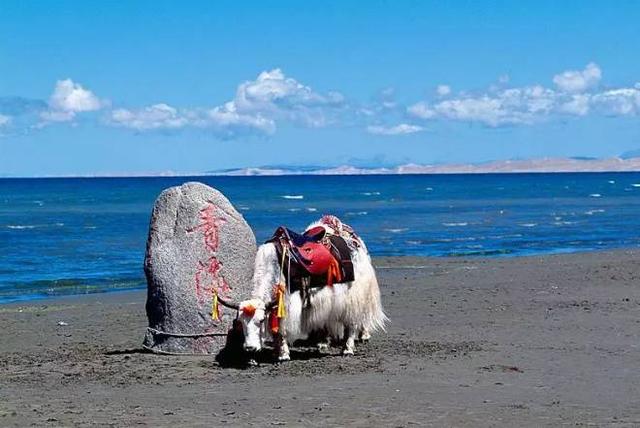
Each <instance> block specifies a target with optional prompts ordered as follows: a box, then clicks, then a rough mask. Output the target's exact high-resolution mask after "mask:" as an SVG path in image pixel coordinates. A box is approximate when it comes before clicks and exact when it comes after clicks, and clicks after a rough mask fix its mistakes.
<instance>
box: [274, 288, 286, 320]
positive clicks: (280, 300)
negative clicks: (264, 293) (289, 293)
mask: <svg viewBox="0 0 640 428" xmlns="http://www.w3.org/2000/svg"><path fill="white" fill-rule="evenodd" d="M276 315H277V317H278V318H284V317H286V316H287V311H286V308H285V305H284V284H280V285H278V312H277V313H276Z"/></svg>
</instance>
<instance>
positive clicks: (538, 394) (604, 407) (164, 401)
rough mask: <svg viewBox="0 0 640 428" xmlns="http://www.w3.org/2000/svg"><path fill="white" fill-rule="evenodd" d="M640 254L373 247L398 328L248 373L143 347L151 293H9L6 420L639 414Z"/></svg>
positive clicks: (0, 322)
mask: <svg viewBox="0 0 640 428" xmlns="http://www.w3.org/2000/svg"><path fill="white" fill-rule="evenodd" d="M639 260H640V251H638V250H629V251H616V252H606V253H588V254H571V255H558V256H545V257H527V258H515V259H502V260H495V259H472V260H465V259H433V258H413V257H411V258H409V257H403V258H380V259H376V260H375V264H376V265H377V267H378V273H379V276H380V279H381V286H382V293H383V302H384V305H385V308H386V310H387V313H388V315H389V317H390V318H391V320H392V323H391V324H390V325H389V328H388V331H387V333H378V334H377V335H375V336H374V337H373V339H372V341H371V342H370V343H368V344H364V345H360V346H359V348H358V349H357V354H356V355H355V356H353V357H342V356H340V355H339V349H337V348H332V349H330V350H329V352H328V353H323V354H320V353H317V352H315V351H313V350H311V349H309V348H304V347H303V348H299V349H298V350H297V351H296V352H294V353H293V354H292V356H293V358H294V360H293V361H291V362H288V363H284V364H273V363H268V362H265V363H262V364H261V365H260V366H258V367H252V368H249V369H246V370H241V369H236V368H222V367H220V366H219V365H218V364H217V363H216V362H215V360H214V359H213V358H212V357H173V356H160V355H152V354H148V353H144V352H142V351H141V349H140V343H141V341H142V337H143V333H144V329H145V326H146V318H145V314H144V293H142V292H129V293H117V294H110V295H96V296H89V297H79V298H67V299H59V300H48V301H38V302H32V303H29V304H11V305H3V306H0V426H14V425H15V426H28V425H32V424H33V425H47V426H48V425H50V426H69V425H79V426H84V425H90V424H93V423H97V424H101V425H116V426H130V425H150V426H168V425H174V426H182V425H189V426H208V427H212V426H225V425H228V426H247V425H253V426H281V425H286V426H301V425H304V426H331V425H337V426H345V425H349V426H351V427H357V426H362V427H369V426H389V427H393V426H397V427H400V426H404V427H409V426H468V427H482V426H513V427H515V426H562V425H568V426H575V425H578V426H584V425H587V426H606V425H613V426H616V427H620V426H640V370H639V367H640V351H639V348H638V346H639V345H640V329H639V327H640V263H639ZM60 321H62V322H65V323H68V325H58V322H60Z"/></svg>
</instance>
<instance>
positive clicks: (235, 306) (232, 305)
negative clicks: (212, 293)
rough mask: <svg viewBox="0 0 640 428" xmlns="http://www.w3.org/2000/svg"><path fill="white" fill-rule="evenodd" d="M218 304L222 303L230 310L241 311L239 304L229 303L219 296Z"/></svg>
mask: <svg viewBox="0 0 640 428" xmlns="http://www.w3.org/2000/svg"><path fill="white" fill-rule="evenodd" d="M218 302H220V304H221V305H222V306H226V307H227V308H229V309H233V310H236V311H237V310H239V309H240V305H238V304H237V303H229V302H227V301H226V300H224V299H223V298H222V297H220V296H218Z"/></svg>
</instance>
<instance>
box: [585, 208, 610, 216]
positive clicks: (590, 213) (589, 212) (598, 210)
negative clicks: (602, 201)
mask: <svg viewBox="0 0 640 428" xmlns="http://www.w3.org/2000/svg"><path fill="white" fill-rule="evenodd" d="M603 212H605V210H602V209H597V210H589V211H585V212H584V213H585V214H586V215H594V214H596V213H603Z"/></svg>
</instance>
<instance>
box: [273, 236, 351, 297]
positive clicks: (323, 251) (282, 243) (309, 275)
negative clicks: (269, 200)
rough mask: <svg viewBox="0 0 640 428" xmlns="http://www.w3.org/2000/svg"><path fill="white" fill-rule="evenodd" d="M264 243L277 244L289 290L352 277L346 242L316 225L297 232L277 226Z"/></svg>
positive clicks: (349, 252) (331, 282)
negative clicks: (300, 232) (303, 231)
mask: <svg viewBox="0 0 640 428" xmlns="http://www.w3.org/2000/svg"><path fill="white" fill-rule="evenodd" d="M267 242H272V243H274V244H275V246H276V250H277V253H278V260H279V262H280V263H281V265H282V274H283V276H284V278H285V281H286V282H287V285H288V287H289V290H290V291H291V292H293V291H296V290H298V289H300V288H302V287H303V286H304V283H305V282H306V284H307V285H306V286H311V287H323V286H325V285H332V284H333V283H338V282H350V281H353V280H354V272H353V262H352V260H351V251H350V250H349V247H348V246H347V243H346V241H345V240H344V239H343V238H341V237H339V236H335V235H328V234H326V231H325V229H324V228H323V227H321V226H318V227H315V228H312V229H310V230H308V231H306V232H305V233H304V234H302V235H301V234H298V233H296V232H294V231H292V230H290V229H287V228H286V227H283V226H281V227H279V228H278V229H276V231H275V233H274V234H273V236H272V237H271V239H269V240H268V241H267Z"/></svg>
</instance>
